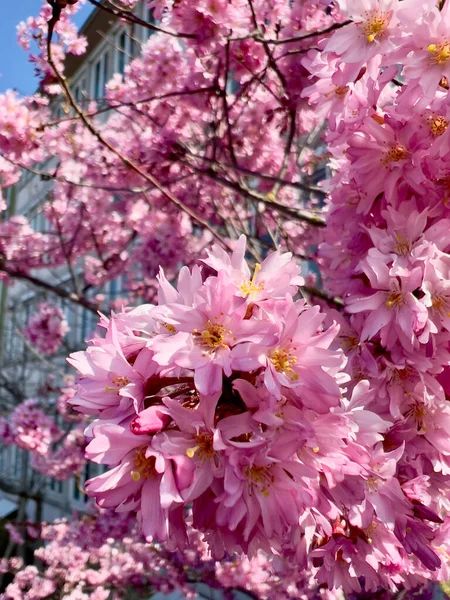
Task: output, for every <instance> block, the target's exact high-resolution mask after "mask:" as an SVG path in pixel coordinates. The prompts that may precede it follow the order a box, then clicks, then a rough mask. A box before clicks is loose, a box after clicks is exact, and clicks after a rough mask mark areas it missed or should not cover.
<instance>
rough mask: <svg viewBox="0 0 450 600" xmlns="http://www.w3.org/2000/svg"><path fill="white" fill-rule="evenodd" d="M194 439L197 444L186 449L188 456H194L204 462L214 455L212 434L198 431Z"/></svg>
mask: <svg viewBox="0 0 450 600" xmlns="http://www.w3.org/2000/svg"><path fill="white" fill-rule="evenodd" d="M194 439H195V441H196V442H197V444H196V445H195V446H193V447H192V448H188V449H187V450H186V456H187V457H188V458H194V456H196V457H197V458H198V459H199V460H200V461H201V462H205V461H206V460H209V459H210V458H212V457H213V456H214V447H213V436H212V435H211V434H210V433H204V432H202V433H199V434H198V435H196V436H194Z"/></svg>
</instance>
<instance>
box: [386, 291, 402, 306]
mask: <svg viewBox="0 0 450 600" xmlns="http://www.w3.org/2000/svg"><path fill="white" fill-rule="evenodd" d="M402 304H404V298H403V294H402V292H391V293H390V294H389V295H388V297H387V300H386V302H385V305H386V306H387V308H396V307H398V306H402Z"/></svg>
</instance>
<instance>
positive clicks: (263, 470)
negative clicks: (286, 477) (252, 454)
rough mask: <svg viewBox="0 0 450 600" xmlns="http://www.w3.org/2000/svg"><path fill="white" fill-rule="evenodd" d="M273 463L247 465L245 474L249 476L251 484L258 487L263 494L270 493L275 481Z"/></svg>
mask: <svg viewBox="0 0 450 600" xmlns="http://www.w3.org/2000/svg"><path fill="white" fill-rule="evenodd" d="M271 469H272V465H267V466H264V467H263V466H258V465H253V466H251V467H246V468H245V470H244V475H245V476H246V477H247V479H248V481H249V483H250V485H252V486H254V487H257V488H258V489H259V491H260V492H261V494H262V495H263V496H266V497H267V496H268V495H269V488H270V486H271V485H272V484H273V482H274V481H275V477H274V476H273V474H272V473H271Z"/></svg>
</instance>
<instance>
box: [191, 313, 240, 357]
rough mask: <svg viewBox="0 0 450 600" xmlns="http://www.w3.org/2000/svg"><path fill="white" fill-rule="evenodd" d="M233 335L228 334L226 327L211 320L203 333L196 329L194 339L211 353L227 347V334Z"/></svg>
mask: <svg viewBox="0 0 450 600" xmlns="http://www.w3.org/2000/svg"><path fill="white" fill-rule="evenodd" d="M226 333H231V332H230V331H228V332H226V330H225V327H224V326H223V325H221V324H220V323H213V322H212V321H210V320H209V319H208V320H207V321H206V323H205V325H204V329H203V330H202V331H198V329H194V331H193V335H194V338H195V339H196V340H197V341H198V342H199V343H200V345H201V346H203V347H205V348H206V349H209V350H210V351H213V350H217V348H220V347H226V344H225V334H226Z"/></svg>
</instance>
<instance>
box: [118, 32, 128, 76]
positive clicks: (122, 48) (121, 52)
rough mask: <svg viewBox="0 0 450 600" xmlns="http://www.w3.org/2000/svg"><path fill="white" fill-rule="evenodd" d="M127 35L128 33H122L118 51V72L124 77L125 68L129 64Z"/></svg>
mask: <svg viewBox="0 0 450 600" xmlns="http://www.w3.org/2000/svg"><path fill="white" fill-rule="evenodd" d="M127 38H128V36H127V34H126V32H125V31H124V32H122V33H121V34H120V35H119V40H118V51H117V71H118V72H119V73H120V74H121V75H123V73H124V71H125V66H126V64H127V62H128V61H127Z"/></svg>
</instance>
